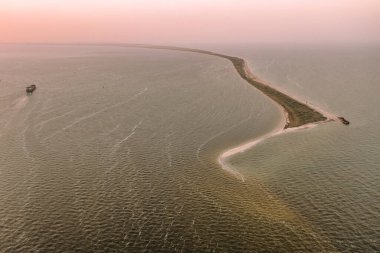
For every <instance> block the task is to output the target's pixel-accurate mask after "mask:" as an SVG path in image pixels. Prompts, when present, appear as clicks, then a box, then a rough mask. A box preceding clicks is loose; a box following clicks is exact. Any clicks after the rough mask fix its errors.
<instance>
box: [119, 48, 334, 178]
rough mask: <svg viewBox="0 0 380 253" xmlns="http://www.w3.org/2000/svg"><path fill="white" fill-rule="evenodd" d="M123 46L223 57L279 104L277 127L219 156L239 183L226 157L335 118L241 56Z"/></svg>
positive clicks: (177, 49)
mask: <svg viewBox="0 0 380 253" xmlns="http://www.w3.org/2000/svg"><path fill="white" fill-rule="evenodd" d="M119 46H120V45H119ZM126 46H127V47H132V48H148V49H162V50H174V51H183V52H193V53H200V54H206V55H211V56H216V57H221V58H224V59H227V60H229V61H231V63H232V64H233V66H234V68H235V69H236V71H237V72H238V73H239V75H240V77H241V78H242V79H244V80H246V81H247V82H248V83H249V84H251V85H252V86H253V87H255V88H257V89H258V90H260V91H261V92H262V93H263V94H264V95H266V96H267V97H269V98H270V99H272V100H273V101H274V102H275V103H276V104H277V105H278V106H279V107H280V110H281V111H282V112H283V116H284V117H283V120H281V121H280V124H279V125H278V127H276V128H275V129H274V130H272V131H271V132H269V133H266V134H265V135H263V136H260V137H258V138H255V139H254V140H250V141H248V142H244V143H243V144H241V145H239V146H237V147H233V148H230V149H228V150H226V151H224V152H223V153H222V154H220V155H219V157H218V163H219V164H220V165H221V167H222V168H223V169H224V170H226V171H228V172H229V173H231V174H232V175H234V176H235V177H236V178H238V179H240V180H241V181H242V182H245V177H244V175H242V174H241V173H240V172H238V171H236V170H234V169H232V168H231V167H230V166H229V165H228V164H227V162H226V160H227V159H228V158H229V157H232V156H233V155H236V154H238V153H242V152H245V151H246V150H248V149H251V148H253V147H254V146H255V145H257V144H259V143H261V142H263V141H265V140H266V139H268V138H271V137H274V136H277V135H280V134H284V133H287V132H293V131H295V130H302V129H309V128H312V127H315V126H317V125H318V124H320V123H323V122H328V121H333V120H334V121H339V119H338V117H337V116H335V115H333V114H331V113H328V112H323V111H322V110H321V109H318V108H315V107H313V106H311V105H309V104H307V103H302V102H300V100H299V99H296V98H294V97H293V96H291V95H290V94H288V93H287V92H286V91H280V90H278V89H276V88H274V87H273V86H271V85H270V84H269V83H268V82H266V81H263V80H261V79H259V78H257V76H256V75H255V74H253V72H252V70H251V69H250V67H249V65H248V63H247V61H246V60H244V59H242V58H239V57H234V56H229V55H225V54H219V53H215V52H211V51H206V50H200V49H192V48H182V47H172V46H155V45H141V44H130V45H126Z"/></svg>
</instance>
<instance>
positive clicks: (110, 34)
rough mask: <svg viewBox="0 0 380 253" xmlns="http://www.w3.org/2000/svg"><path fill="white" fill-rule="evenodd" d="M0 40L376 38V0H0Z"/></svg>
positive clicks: (379, 27)
mask: <svg viewBox="0 0 380 253" xmlns="http://www.w3.org/2000/svg"><path fill="white" fill-rule="evenodd" d="M0 42H137V43H171V44H174V43H202V42H213V43H235V42H238V43H240V42H243V43H251V42H259V43H262V42H301V43H303V42H316V43H329V42H334V43H336V42H338V43H339V42H380V0H0Z"/></svg>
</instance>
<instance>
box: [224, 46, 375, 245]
mask: <svg viewBox="0 0 380 253" xmlns="http://www.w3.org/2000/svg"><path fill="white" fill-rule="evenodd" d="M378 49H379V48H378V47H376V46H372V47H356V48H355V47H345V48H340V49H338V48H298V49H294V48H293V49H289V48H287V49H284V48H283V49H278V48H277V49H273V48H272V49H268V48H267V49H265V48H260V49H259V48H250V49H248V48H246V49H245V51H244V52H242V51H240V52H232V53H237V54H239V53H240V54H241V55H242V56H243V57H246V58H248V59H249V60H250V64H251V66H252V67H253V68H254V72H255V73H257V74H258V75H259V76H260V77H262V78H264V79H265V80H269V81H270V82H271V83H273V84H275V85H277V86H278V87H281V88H283V89H287V90H289V91H291V92H292V93H293V94H296V95H297V96H298V97H303V98H305V100H307V101H308V102H309V103H313V104H314V105H317V106H319V107H321V108H323V109H324V110H327V111H329V112H332V113H335V114H336V115H342V116H344V117H346V118H347V119H348V120H350V121H351V124H350V126H348V127H344V126H343V125H341V124H337V123H329V124H325V125H322V126H319V127H317V128H313V129H310V130H306V131H299V132H295V133H290V134H286V135H283V136H279V137H276V138H273V139H270V140H268V141H267V142H266V143H264V144H263V145H260V146H258V147H256V148H255V149H253V150H250V151H248V152H246V153H244V154H241V155H238V156H235V157H234V158H233V159H232V160H231V163H232V164H233V165H234V166H233V167H235V168H239V170H241V171H242V173H245V174H248V175H251V176H252V177H254V178H255V179H256V180H260V181H261V182H263V183H264V184H265V185H266V186H268V187H269V188H270V189H271V191H273V193H275V194H276V195H277V196H279V197H280V198H281V199H283V200H284V201H285V202H286V203H288V204H290V205H291V206H292V207H293V208H295V209H296V210H297V212H298V213H300V214H301V215H302V216H303V217H305V218H306V219H307V220H309V221H310V222H312V223H313V225H315V227H317V228H318V233H319V234H323V235H326V236H327V237H328V238H330V240H331V242H333V244H334V245H335V246H336V247H337V248H338V249H339V250H340V251H342V252H378V251H379V250H380V241H379V238H380V219H379V217H380V204H379V201H378V200H379V199H380V170H379V169H380V165H379V164H380V149H379V147H380V128H379V126H380V114H379V109H378V108H380V104H379V99H378V98H379V97H380V92H379V88H380V87H379V85H380V72H379V71H378V70H379V67H378V66H379V63H380V54H379V50H378Z"/></svg>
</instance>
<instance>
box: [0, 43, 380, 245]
mask: <svg viewBox="0 0 380 253" xmlns="http://www.w3.org/2000/svg"><path fill="white" fill-rule="evenodd" d="M226 50H227V49H226ZM228 50H231V49H228ZM235 50H236V49H235ZM244 50H245V51H244V54H245V57H246V58H248V59H249V60H252V62H255V65H254V64H253V63H252V62H251V64H252V65H253V66H254V68H255V69H254V70H257V71H258V73H260V74H262V75H263V76H264V74H265V73H268V74H267V75H266V76H265V77H268V78H269V79H270V80H271V81H276V80H277V79H275V78H277V77H278V78H281V76H282V74H281V72H280V70H277V69H275V68H273V69H272V68H271V69H270V70H271V71H268V72H265V64H266V61H267V60H271V57H272V55H270V51H267V52H264V51H261V50H260V51H257V50H256V51H255V50H253V49H251V48H247V49H244ZM252 52H253V53H252ZM257 52H260V53H261V54H259V56H260V57H261V58H260V57H258V56H257V55H255V54H254V53H256V54H257ZM251 53H252V54H251ZM237 54H240V55H241V52H238V53H237ZM268 54H269V55H270V56H268ZM276 55H278V54H276ZM300 55H302V54H300ZM284 58H287V57H284ZM256 59H258V60H257V61H256ZM354 60H355V58H354ZM354 60H353V61H354ZM256 62H257V63H256ZM305 62H307V61H305ZM284 64H285V63H284ZM284 64H282V63H278V65H277V66H282V67H283V66H284ZM252 65H251V66H252ZM301 65H302V66H306V67H307V64H306V63H303V64H301ZM260 66H262V68H261V69H260ZM317 66H319V65H317ZM306 67H305V68H306ZM279 68H281V67H279ZM310 68H311V69H312V68H313V67H310ZM329 69H331V68H326V71H328V70H329ZM299 71H300V72H301V70H300V69H299ZM344 71H349V69H342V70H341V72H342V73H346V74H347V72H344ZM363 71H364V70H363ZM366 71H368V70H366ZM269 72H271V74H270V75H269ZM273 73H275V74H273ZM276 73H277V75H278V76H277V77H276ZM338 73H340V72H338ZM365 73H370V72H365ZM272 74H273V75H272ZM363 75H364V74H363ZM313 76H314V75H313ZM292 77H293V78H298V76H297V75H295V74H294V76H293V74H292V76H291V78H292ZM305 77H307V75H306V74H305ZM340 77H341V76H340ZM373 77H374V79H373V80H374V82H373V83H372V85H376V80H379V79H376V78H377V77H376V73H373ZM0 79H1V82H0V87H1V90H2V92H1V94H0V106H1V107H0V108H1V109H0V129H1V130H0V159H1V162H0V175H1V177H0V245H1V246H0V251H5V252H14V251H24V252H25V251H38V250H39V251H77V252H81V251H82V252H89V251H98V252H102V251H128V252H129V251H144V250H145V251H147V252H149V251H152V252H160V251H162V252H171V251H172V252H176V251H177V252H178V251H202V252H215V251H216V252H254V251H262V250H268V251H291V252H294V251H315V252H321V251H334V250H336V249H339V250H343V251H344V250H350V249H351V250H353V251H357V250H358V249H360V250H361V249H363V250H365V251H371V250H372V251H375V250H376V249H377V248H376V247H377V246H378V242H377V241H376V238H378V234H379V230H378V228H379V227H378V221H377V220H376V217H378V214H379V206H378V204H377V203H376V201H374V199H376V198H377V199H378V197H379V188H378V185H379V184H378V182H379V172H378V170H376V164H378V160H377V159H378V158H376V157H378V151H379V149H378V148H376V147H378V146H379V145H378V144H379V142H378V140H379V139H378V138H379V136H378V131H376V128H375V127H374V126H373V124H365V120H364V119H365V118H367V117H368V115H367V116H362V118H361V119H362V120H361V121H359V120H355V116H354V115H357V117H359V116H360V115H362V114H361V113H359V112H357V114H355V113H354V112H353V114H352V115H347V113H346V112H347V111H350V110H347V111H345V109H348V108H347V107H346V106H345V105H341V104H340V103H339V102H337V100H336V99H334V100H333V101H334V102H333V103H330V102H331V101H330V100H329V99H330V97H329V96H330V95H331V93H329V94H328V96H326V97H323V96H321V99H320V100H319V95H320V94H319V93H314V92H312V91H310V92H309V93H305V94H303V93H302V92H301V91H298V90H297V88H293V86H291V91H292V92H299V93H298V94H300V95H305V97H307V98H308V99H309V98H311V99H313V98H315V100H313V102H319V103H324V102H326V104H327V105H328V106H329V108H328V109H334V112H339V113H342V114H344V116H346V117H347V118H348V119H350V120H351V121H352V122H353V123H352V126H350V127H349V128H344V127H343V126H341V125H339V124H336V123H331V124H327V125H324V126H322V127H319V128H316V129H313V130H308V131H304V132H297V133H292V134H288V135H284V136H281V137H276V139H272V140H269V141H267V142H265V143H263V144H261V145H260V146H258V147H257V148H255V149H253V150H251V151H247V152H246V153H244V154H241V155H238V156H236V157H234V158H233V159H232V160H231V163H232V164H233V165H234V167H235V168H236V169H237V170H238V171H240V172H242V173H244V175H245V176H247V177H248V180H247V181H246V182H244V183H242V182H241V181H240V180H238V179H236V178H235V177H233V176H232V175H231V174H230V173H228V172H226V171H223V170H222V169H221V168H220V167H219V165H218V164H217V162H216V158H217V156H218V155H219V154H220V153H221V152H222V151H223V150H225V149H227V148H229V147H232V146H236V145H239V144H240V143H242V142H245V141H246V140H248V139H252V138H255V137H258V136H260V135H262V134H265V133H267V132H269V131H271V130H272V129H273V128H275V127H276V125H277V124H278V122H279V121H280V118H281V112H280V111H279V110H278V108H277V107H276V106H275V105H274V104H273V103H272V102H271V101H269V100H268V99H267V98H266V97H264V96H263V95H262V94H260V93H259V92H257V91H256V90H255V89H254V88H252V87H251V86H250V85H248V84H246V83H245V82H244V81H243V80H241V79H240V77H239V76H238V75H237V73H236V72H235V70H234V69H233V67H232V65H231V64H230V63H229V62H228V61H226V60H223V59H218V58H215V57H212V56H205V55H199V54H193V53H182V52H170V51H161V50H149V49H126V48H115V47H84V46H81V47H80V46H77V47H75V46H6V45H4V46H1V47H0ZM336 79H337V80H339V76H338V77H336ZM279 80H281V79H279ZM30 82H35V83H36V84H37V91H36V92H35V93H34V94H33V95H32V96H26V95H25V91H24V87H25V86H26V85H27V84H29V83H30ZM315 82H316V83H318V81H315ZM276 83H277V82H276ZM299 83H302V84H303V85H310V86H312V84H308V83H307V84H304V80H300V82H299ZM344 83H345V80H341V81H340V82H334V83H333V84H331V82H330V85H331V86H333V87H334V90H335V92H339V91H341V89H342V86H339V85H340V84H344ZM284 85H285V84H284ZM326 85H328V84H327V83H326ZM312 87H314V88H315V86H312ZM350 88H351V89H353V87H351V86H350ZM367 88H368V92H370V91H371V90H372V89H373V87H372V86H367ZM360 90H361V89H360ZM371 94H372V96H373V97H371V96H370V98H374V97H376V96H375V94H373V93H371ZM354 95H355V92H352V96H354ZM317 96H318V97H317ZM331 96H332V95H331ZM343 97H346V98H347V97H349V95H345V96H343ZM370 101H372V100H369V99H368V100H366V101H361V102H362V103H369V102H370ZM341 102H342V103H343V102H345V101H343V100H342V101H341ZM372 102H373V101H372ZM339 105H341V107H339ZM352 106H354V105H353V103H352ZM362 108H366V106H365V105H363V107H362ZM350 112H351V111H350ZM372 112H373V113H374V114H375V112H374V110H372ZM377 119H378V117H377V118H376V116H375V117H371V119H370V120H375V121H376V120H377ZM359 122H360V124H359ZM371 126H372V127H374V128H373V130H371V131H369V130H368V129H370V128H371ZM361 127H369V128H367V129H366V130H367V131H365V135H367V137H368V138H365V137H364V136H363V134H364V133H363V131H362V130H360V128H361ZM338 133H339V135H338ZM354 133H357V135H355V134H354ZM334 138H336V139H334ZM353 142H354V143H355V145H353V144H352V143H353ZM358 142H359V143H358ZM347 143H350V145H347ZM360 143H361V144H360ZM368 143H371V144H368ZM316 146H318V148H316ZM357 147H360V148H361V149H363V150H362V153H363V154H364V153H365V154H366V156H364V157H363V154H361V156H360V158H359V157H358V156H356V152H359V151H358V150H357V149H358V148H357ZM370 147H371V148H370ZM284 150H285V151H286V152H284ZM364 150H367V151H366V152H364ZM332 152H336V153H332ZM299 157H303V159H301V158H299ZM310 157H312V159H309V158H310ZM289 158H292V159H289ZM332 161H333V162H334V163H333V162H332ZM329 164H330V165H331V164H333V165H334V166H330V167H329ZM359 165H360V166H359ZM370 165H371V166H372V167H371V166H370ZM342 188H343V190H342ZM300 192H302V194H299V193H300ZM353 192H355V193H357V194H353ZM334 194H335V195H334ZM334 196H335V197H336V198H338V199H339V200H340V201H341V202H338V201H337V199H335V198H334ZM357 196H360V198H358V197H357ZM363 198H364V199H363ZM338 203H342V204H339V205H338ZM343 203H344V204H343ZM359 204H360V205H359ZM364 207H365V208H364ZM341 210H343V211H342V212H340V211H341ZM355 217H356V218H355ZM349 218H351V220H349ZM359 221H360V222H359ZM369 224H372V229H369V228H368V225H369ZM330 225H331V226H330ZM355 226H357V227H355ZM334 228H335V229H334ZM349 228H351V231H352V232H351V233H349V231H350V230H349ZM360 231H361V232H360ZM366 231H367V232H368V233H367V234H366V233H365V232H366ZM358 235H361V236H358ZM347 243H351V245H348V244H347Z"/></svg>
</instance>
